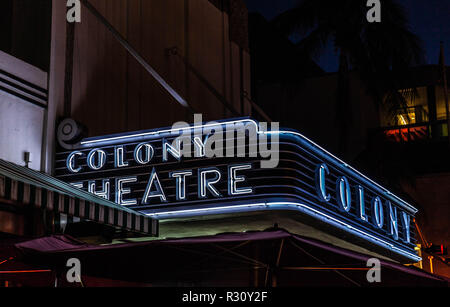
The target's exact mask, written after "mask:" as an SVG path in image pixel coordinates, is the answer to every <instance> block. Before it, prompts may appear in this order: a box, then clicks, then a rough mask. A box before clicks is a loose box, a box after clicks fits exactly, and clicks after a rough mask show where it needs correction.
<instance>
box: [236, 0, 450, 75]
mask: <svg viewBox="0 0 450 307" xmlns="http://www.w3.org/2000/svg"><path fill="white" fill-rule="evenodd" d="M244 1H245V3H246V4H247V7H248V10H249V11H250V12H255V11H256V12H259V13H260V14H262V15H263V16H264V17H265V18H266V19H268V20H270V19H272V18H274V17H275V16H277V15H278V14H280V13H282V12H283V11H285V10H287V9H289V8H291V7H293V6H295V4H296V3H297V1H298V0H244ZM400 3H401V4H402V5H403V6H404V7H405V8H406V9H407V12H408V14H409V18H410V25H411V30H412V31H413V32H414V33H415V34H417V35H418V36H419V37H420V38H421V39H422V41H423V45H424V49H425V52H426V61H427V63H428V64H437V63H438V62H439V43H440V41H443V42H444V50H445V63H446V64H447V65H450V1H449V0H426V1H425V0H401V1H400ZM381 5H383V1H381ZM382 18H383V17H382ZM328 49H329V50H327V51H326V54H324V55H323V56H321V57H320V58H318V59H315V60H316V62H317V63H318V64H319V65H320V66H321V67H322V68H323V69H324V70H325V71H328V72H332V71H336V70H337V67H338V64H337V59H336V56H335V55H334V52H333V50H332V48H328Z"/></svg>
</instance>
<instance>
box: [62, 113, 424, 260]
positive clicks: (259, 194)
mask: <svg viewBox="0 0 450 307" xmlns="http://www.w3.org/2000/svg"><path fill="white" fill-rule="evenodd" d="M242 124H245V127H246V128H247V129H250V130H252V129H253V130H254V132H256V134H258V135H262V136H264V138H259V139H258V142H259V143H258V144H253V145H258V146H259V147H258V146H255V147H253V146H252V144H251V143H250V141H249V140H247V137H246V134H244V136H242V134H239V133H236V134H231V136H232V137H230V134H227V135H228V139H227V140H226V142H224V144H227V146H228V145H229V144H230V142H229V141H230V138H231V139H232V140H235V141H236V142H237V143H238V144H241V145H240V146H244V147H245V148H246V151H245V152H246V155H239V157H235V156H233V157H231V156H228V157H227V156H225V155H224V156H220V155H219V156H215V157H210V156H207V155H206V154H205V144H206V142H207V140H208V138H209V137H210V136H211V129H209V130H208V132H205V131H204V127H206V126H207V124H196V125H193V126H190V127H187V128H186V129H187V130H189V131H191V132H192V135H193V136H194V135H196V137H192V138H191V139H190V140H189V142H190V144H191V145H192V153H193V154H192V155H191V156H188V157H185V156H184V155H183V154H182V145H180V144H181V143H180V142H176V141H174V140H176V138H177V136H179V135H180V134H181V133H182V132H183V131H180V130H173V129H170V128H167V129H160V130H151V131H143V132H137V133H129V134H120V135H110V136H105V137H98V138H90V139H85V140H83V141H82V142H81V144H80V146H78V147H79V148H78V149H77V150H74V151H70V152H61V153H58V154H57V163H56V166H57V170H56V172H57V174H56V175H57V177H59V178H60V179H63V180H65V181H67V182H70V183H71V184H73V185H75V186H77V187H79V188H82V189H85V190H87V191H90V192H92V193H95V194H97V195H98V196H101V197H104V198H107V199H110V200H112V201H115V202H117V203H118V204H121V205H124V206H129V207H130V208H132V209H135V210H138V211H140V212H142V213H145V214H148V215H149V216H153V217H155V218H158V219H170V218H177V217H188V216H195V215H206V214H220V213H235V212H248V211H262V210H289V211H295V212H298V213H301V214H304V215H308V216H309V217H313V218H314V219H316V220H317V221H318V222H320V223H322V224H326V225H331V226H333V227H336V228H338V229H339V230H341V231H343V232H345V233H350V234H351V235H354V236H356V237H358V238H360V239H363V240H364V241H366V242H369V243H370V244H373V245H376V246H377V247H379V248H382V249H384V250H387V251H388V252H389V253H392V254H394V255H396V256H398V257H401V258H402V259H405V258H406V259H409V260H413V261H418V260H419V259H420V258H419V257H418V256H417V254H416V252H415V250H414V247H415V244H414V243H415V235H414V231H413V228H412V227H411V226H412V224H411V223H412V221H413V218H414V215H415V213H416V212H417V210H416V209H415V208H414V207H413V206H411V205H410V204H408V203H407V202H405V201H404V200H402V199H400V198H399V197H397V196H396V195H394V194H392V193H391V192H389V191H388V190H387V189H385V188H383V187H382V186H380V185H379V184H377V183H375V182H374V181H372V180H370V179H369V178H367V177H366V176H364V175H363V174H361V173H360V172H358V171H357V170H355V169H353V168H352V167H351V166H349V165H347V164H346V163H345V162H343V161H341V160H340V159H338V158H337V157H335V156H334V155H332V154H331V153H329V152H327V151H326V150H324V149H323V148H321V147H320V146H318V145H317V144H315V143H313V142H312V141H311V140H309V139H307V138H305V137H304V136H303V135H301V134H300V133H298V132H296V131H287V130H286V131H284V130H283V131H266V130H262V129H260V127H259V125H258V123H257V122H255V121H253V120H250V119H240V120H230V121H224V122H221V123H216V124H215V125H217V126H222V127H223V128H224V130H225V128H227V129H229V127H233V125H235V127H236V131H237V130H238V129H241V128H242ZM238 127H241V128H238ZM184 132H186V131H184ZM250 134H251V133H250ZM199 135H200V137H199ZM275 135H276V136H277V138H276V141H277V146H279V162H278V165H277V167H274V168H264V167H261V165H262V164H261V160H262V159H263V158H262V157H263V156H264V149H265V150H267V148H270V144H271V142H272V140H273V139H274V136H275ZM239 138H241V139H242V138H243V140H240V142H238V141H239V140H238V139H239ZM242 144H243V145H242ZM227 146H224V147H227ZM255 148H259V149H260V152H259V153H258V154H255V152H254V150H255ZM277 148H278V147H277ZM225 149H226V148H225ZM261 149H263V150H261Z"/></svg>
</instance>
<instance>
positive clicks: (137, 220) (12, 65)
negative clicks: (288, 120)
mask: <svg viewBox="0 0 450 307" xmlns="http://www.w3.org/2000/svg"><path fill="white" fill-rule="evenodd" d="M42 2H45V3H46V4H47V6H46V10H47V13H48V15H49V16H47V17H49V19H50V20H47V22H49V23H50V21H51V27H50V26H49V28H51V31H50V32H49V33H47V35H48V36H50V37H51V39H50V41H51V46H50V51H49V54H48V58H47V60H48V62H49V63H48V65H47V66H46V65H41V66H39V68H37V67H35V66H36V65H37V64H36V63H31V64H30V63H26V61H27V59H19V55H17V54H12V53H10V52H0V82H3V83H1V84H0V108H1V110H2V112H1V113H0V123H7V125H5V126H1V127H2V129H0V145H1V147H0V234H2V235H3V234H4V233H7V234H8V236H9V235H10V234H11V235H14V237H13V239H12V240H13V241H14V240H18V239H20V241H21V242H22V241H25V240H28V239H33V238H36V237H39V239H37V240H30V242H29V243H27V242H28V241H27V242H24V243H23V244H22V243H19V244H14V246H15V247H17V248H19V249H22V252H23V253H24V254H25V255H27V253H28V252H30V251H32V253H30V258H29V259H28V260H29V261H30V263H33V262H34V261H37V260H41V259H44V258H45V259H44V260H45V261H44V262H43V264H45V266H44V267H46V266H47V267H48V266H51V265H53V264H55V265H56V263H58V267H57V268H55V270H54V271H58V270H59V272H62V270H63V269H66V267H65V263H63V262H64V261H65V260H67V259H66V258H65V257H66V256H67V257H68V258H73V257H75V258H77V257H80V259H81V260H82V262H83V265H84V268H85V269H86V271H85V272H86V274H93V275H95V274H97V275H96V276H97V277H105V276H106V275H107V278H109V280H110V281H111V280H115V281H118V280H122V281H124V280H128V281H131V282H134V281H137V279H139V281H140V282H144V283H147V285H148V284H154V285H179V284H177V281H178V280H183V278H187V277H186V276H189V279H188V280H186V283H188V285H202V286H214V285H242V286H267V285H269V284H272V285H277V283H276V282H269V280H271V278H269V277H267V276H268V275H269V273H265V272H269V271H270V270H271V269H270V270H269V268H272V267H277V266H279V264H280V263H278V262H279V261H278V262H277V261H274V264H270V265H269V264H267V263H269V262H272V260H271V259H267V263H266V264H267V265H266V266H263V268H262V269H263V270H265V271H264V273H259V270H261V268H259V267H257V266H254V265H253V263H251V266H248V267H245V268H244V269H243V270H244V271H245V273H244V274H236V275H234V276H231V277H232V279H230V280H227V279H224V275H223V274H222V273H220V274H219V272H224V271H229V272H230V274H231V273H232V270H231V269H230V270H228V269H229V268H231V267H232V266H233V265H234V264H235V263H234V262H232V263H229V262H227V261H228V260H227V259H225V258H220V257H218V258H215V257H216V256H218V255H221V254H222V253H228V254H229V256H230V255H231V256H236V253H242V255H246V256H244V257H246V258H252V259H256V260H257V262H258V263H259V264H261V262H264V261H266V260H264V259H263V258H264V257H265V256H267V255H272V252H274V253H275V254H276V255H277V256H278V260H280V255H281V254H283V256H282V257H281V263H282V262H283V260H285V259H287V260H293V262H295V263H296V266H295V267H307V266H310V265H312V264H313V265H318V263H319V262H320V261H319V262H317V261H316V258H315V256H313V257H310V256H309V253H312V254H316V253H317V254H318V255H322V254H323V257H324V259H325V258H326V259H327V260H328V261H324V262H323V263H322V262H320V263H319V264H320V265H323V266H326V265H329V266H330V265H331V266H332V267H333V269H330V275H329V276H328V277H326V278H325V279H324V280H320V278H319V277H321V276H322V275H320V274H316V272H315V271H314V272H310V273H307V274H306V275H304V274H305V273H304V271H299V272H300V273H301V275H295V276H294V277H292V276H291V277H289V278H287V279H286V282H285V283H283V282H282V281H281V280H282V279H281V275H279V276H278V277H279V279H278V284H281V285H283V284H284V285H310V284H309V282H310V280H312V279H310V277H311V278H313V279H314V278H316V279H317V280H316V281H317V285H327V284H333V285H341V284H342V283H347V282H348V279H347V278H346V277H342V276H341V274H340V273H339V274H336V270H335V269H336V266H335V265H344V264H345V265H348V266H351V267H352V268H353V269H355V272H360V271H361V268H366V260H367V259H369V258H373V257H375V258H378V259H380V260H382V261H384V263H385V264H386V270H387V271H389V270H390V269H389V268H391V269H392V270H391V271H390V272H391V273H392V275H389V276H390V277H391V279H389V280H388V279H386V281H387V282H392V283H393V284H395V281H396V280H397V279H396V278H397V277H398V276H400V275H398V274H404V275H401V276H404V277H405V278H404V279H402V280H401V281H399V284H400V285H407V284H408V280H409V279H408V278H409V277H411V276H413V275H414V276H416V277H417V276H419V275H420V276H421V277H420V278H422V277H423V278H425V279H428V278H429V277H430V276H429V275H430V274H425V273H423V272H422V271H420V272H419V270H415V269H412V270H414V272H409V271H408V272H406V271H405V272H403V273H399V272H400V271H402V270H406V266H404V265H403V264H406V265H410V264H416V263H418V262H420V261H421V254H420V249H417V245H416V244H417V239H418V237H417V235H416V231H415V230H416V229H415V224H414V219H415V216H416V215H417V214H418V213H420V212H418V210H417V209H416V208H415V206H414V205H413V204H410V203H408V202H407V201H405V200H404V199H402V198H401V197H399V196H397V195H395V194H394V193H392V192H390V189H389V188H390V187H388V186H387V187H384V186H381V185H380V184H378V183H377V182H376V181H374V180H373V179H371V178H369V177H367V176H366V175H365V174H363V173H362V172H360V171H358V170H357V169H355V168H353V167H352V166H351V165H349V164H347V163H346V161H342V160H341V159H339V158H338V157H336V156H335V155H334V154H333V153H331V152H329V151H327V150H326V149H327V148H328V146H327V144H318V143H315V142H314V140H313V139H309V138H308V137H306V136H305V135H303V134H302V133H303V132H302V131H295V130H292V129H289V127H284V128H283V127H278V126H277V125H276V123H273V122H271V120H270V118H269V116H268V115H267V114H265V113H264V110H262V109H261V108H260V107H259V106H258V105H257V104H255V103H254V102H253V101H252V98H251V76H250V71H251V65H250V55H249V48H248V29H247V27H248V22H247V9H246V8H245V4H244V2H243V1H242V0H192V1H191V0H189V1H179V0H167V1H156V0H155V1H153V0H152V1H147V0H145V1H144V0H142V1H128V0H127V1H125V0H123V1H102V0H90V1H82V3H83V5H82V9H81V16H82V17H81V23H79V24H78V23H76V24H70V23H67V21H66V12H67V7H66V5H65V1H57V0H54V1H50V0H42ZM86 3H88V4H89V3H90V6H87V5H86ZM16 11H18V12H20V10H16ZM161 16H164V18H161ZM111 29H112V30H111ZM118 37H119V38H120V39H118ZM124 42H125V45H124ZM126 47H127V48H126ZM27 49H29V48H27ZM130 50H131V51H130ZM143 63H144V64H145V65H143ZM150 71H153V73H150ZM5 80H6V81H7V82H6V81H5ZM4 84H7V85H8V87H7V89H6V88H5V87H4ZM2 86H3V87H2ZM4 110H8V111H4ZM3 111H4V112H3ZM199 113H201V114H202V117H203V118H202V119H198V118H196V117H195V116H194V115H195V114H199ZM176 122H178V123H180V122H185V123H184V124H183V125H177V126H173V124H174V123H176ZM6 161H8V162H6ZM17 208H19V209H20V210H23V211H24V212H25V213H24V214H22V213H21V212H16V211H17ZM29 208H33V210H29ZM20 210H19V211H20ZM29 211H31V213H30V212H29ZM30 221H34V222H35V223H31V222H30ZM27 225H33V227H28V228H30V229H26V228H27V227H26V226H27ZM31 228H32V229H31ZM48 235H52V236H51V237H48ZM67 235H69V236H72V237H75V238H77V239H78V240H81V241H83V243H80V242H79V241H75V240H74V241H73V240H72V239H69V236H67ZM237 237H238V239H236V238H237ZM288 241H289V242H291V243H292V246H290V247H288V248H287V249H284V247H283V246H284V245H283V244H285V243H283V242H286V246H288V243H287V242H288ZM223 242H231V243H233V244H236V246H234V247H230V246H228V245H227V243H225V244H224V243H223ZM248 242H253V243H254V242H256V243H255V244H254V245H253V243H248ZM261 242H263V243H261ZM16 243H17V242H16ZM231 243H230V244H231ZM259 243H261V244H259ZM291 243H289V244H291ZM166 244H168V245H170V246H171V247H172V244H173V245H178V244H180V246H181V247H182V248H181V249H177V252H173V251H172V249H170V248H169V251H168V250H167V249H166ZM211 244H213V245H214V246H212V245H211ZM221 244H224V245H221ZM299 244H300V245H299ZM303 244H304V245H303ZM218 246H220V247H218ZM293 246H297V247H300V248H301V249H302V250H303V252H302V253H301V255H300V256H298V255H297V254H295V253H292V250H289V248H295V247H293ZM9 247H10V246H8V248H9ZM44 247H52V248H55V249H52V248H48V249H47V250H44ZM56 247H58V248H59V250H58V248H56ZM241 247H245V248H248V249H247V250H245V251H241V250H240V248H241ZM141 248H142V249H141ZM214 248H216V249H215V250H214ZM222 248H223V250H222ZM187 250H190V251H191V252H192V253H191V252H189V253H188V254H186V253H185V252H186V251H187ZM282 250H283V253H282V252H281V251H282ZM305 251H306V252H305ZM201 252H204V254H205V255H208V257H209V255H212V254H214V255H213V256H212V257H211V258H209V259H206V258H205V259H200V258H199V255H200V254H201ZM285 252H286V254H284V253H285ZM0 253H2V246H1V244H0ZM53 253H54V254H53ZM207 253H210V254H207ZM321 253H322V254H321ZM56 254H57V255H59V256H58V257H60V258H58V261H56V260H57V259H56V258H57V257H56ZM36 255H40V256H39V257H38V256H36ZM285 255H286V258H285ZM41 256H42V257H41ZM47 256H49V257H48V258H47ZM277 256H276V257H275V258H277ZM150 257H153V258H152V259H153V260H152V261H149V260H148V259H150ZM208 257H207V258H208ZM346 257H348V258H346ZM124 258H127V259H131V258H132V259H133V260H130V261H126V262H124V261H123V259H124ZM319 258H320V257H319ZM211 259H213V260H211ZM311 259H313V260H311ZM53 260H55V262H54V261H53ZM180 260H186V261H184V262H183V261H180ZM200 260H201V261H200ZM196 261H198V262H204V263H206V264H207V266H206V267H201V269H202V270H203V269H205V270H206V271H208V272H209V273H207V274H206V273H205V274H204V275H202V274H200V273H198V274H197V273H196V271H195V272H194V273H192V272H190V271H189V270H187V269H186V268H185V266H188V265H189V264H191V263H195V262H196ZM340 261H342V262H340ZM393 262H395V264H393ZM117 263H120V264H121V267H120V268H117V270H111V269H110V268H111V265H115V264H117ZM277 263H278V264H277ZM311 263H312V264H311ZM259 264H258V265H259ZM246 265H248V263H247V264H246ZM216 266H220V268H216ZM0 269H1V268H0ZM216 269H217V270H216ZM219 269H220V270H222V271H220V270H219ZM188 271H189V272H190V273H189V272H188ZM249 272H250V273H249ZM255 272H258V273H255ZM261 272H262V271H261ZM418 272H419V273H418ZM158 274H159V275H158ZM309 274H311V275H309ZM137 275H141V276H140V278H137V277H136V276H137ZM425 275H426V276H425ZM249 276H251V277H249ZM305 276H307V277H305ZM318 276H319V277H318ZM336 276H337V277H338V278H336ZM91 277H92V275H91ZM172 277H173V279H170V278H172ZM231 277H230V278H231ZM2 278H3V277H2V276H0V280H2ZM5 278H7V279H6V280H9V281H11V280H12V279H11V278H10V277H5ZM83 278H86V279H83V280H84V282H85V283H86V284H87V285H89V282H88V279H87V278H88V277H87V276H83ZM152 278H157V280H156V281H155V280H153V279H152ZM355 278H360V279H361V281H360V282H361V284H367V281H366V278H365V271H364V272H363V274H360V276H355ZM169 279H170V280H169ZM273 279H276V278H273ZM50 280H51V283H54V282H55V278H53V279H52V278H50ZM191 281H192V283H190V282H191ZM59 282H61V280H59ZM297 282H298V283H297ZM420 282H421V281H420V280H418V281H417V283H416V284H415V285H420ZM439 282H441V281H439ZM99 284H100V285H105V284H107V285H109V284H108V283H107V282H106V281H104V280H103V281H102V282H97V285H99ZM183 285H185V284H183ZM350 285H354V283H353V282H350Z"/></svg>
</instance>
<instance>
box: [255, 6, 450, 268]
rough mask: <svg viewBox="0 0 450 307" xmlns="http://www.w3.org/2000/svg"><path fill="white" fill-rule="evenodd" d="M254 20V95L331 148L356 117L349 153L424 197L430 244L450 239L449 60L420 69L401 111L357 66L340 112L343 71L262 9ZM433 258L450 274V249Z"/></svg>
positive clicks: (410, 194) (423, 223)
mask: <svg viewBox="0 0 450 307" xmlns="http://www.w3.org/2000/svg"><path fill="white" fill-rule="evenodd" d="M249 21H250V26H249V29H250V32H249V37H250V55H251V59H252V69H253V70H252V97H253V100H254V101H255V102H256V103H258V105H260V106H261V107H262V108H263V109H264V110H265V111H266V112H267V113H269V114H271V116H272V119H273V120H274V121H279V122H280V123H281V126H288V127H291V128H295V129H297V130H299V131H301V132H302V133H304V134H305V135H306V136H308V137H310V138H311V139H313V140H315V141H317V142H318V143H319V144H326V148H327V149H328V150H330V151H331V152H338V151H339V144H340V142H341V140H340V134H339V133H338V131H339V122H340V121H341V120H347V121H349V122H350V127H351V128H350V129H349V131H348V133H347V136H346V141H345V143H346V144H345V148H346V152H345V153H341V155H342V157H343V158H345V159H346V160H348V161H350V162H351V164H352V165H354V166H356V167H358V168H359V169H361V170H362V171H363V172H364V173H365V174H367V175H369V176H370V177H371V178H375V179H376V181H377V182H380V183H381V184H384V185H385V186H389V187H392V188H393V190H394V191H395V192H396V193H398V194H399V195H401V196H402V197H403V198H404V199H406V200H408V201H411V202H412V203H414V204H416V205H417V206H418V208H420V210H419V212H421V213H420V214H418V217H417V224H418V225H419V227H420V228H421V229H422V233H423V235H424V237H425V239H426V240H428V243H429V244H431V242H433V243H434V244H435V245H439V246H441V245H443V247H444V246H449V245H450V242H449V238H450V233H449V231H450V229H449V227H448V220H449V218H450V211H449V210H450V206H449V199H450V194H449V193H450V181H449V178H450V159H449V156H450V147H449V145H450V143H449V138H448V118H447V111H446V106H445V105H446V102H445V95H444V86H443V80H444V78H443V74H442V66H441V65H424V66H419V67H414V68H412V69H411V71H410V73H409V74H410V76H411V80H412V81H411V82H410V84H407V85H405V87H404V88H399V89H398V90H399V91H402V92H412V91H413V89H415V90H416V91H417V93H416V96H413V97H412V98H410V99H409V100H408V101H407V106H406V107H405V108H401V109H397V110H388V109H387V108H385V107H383V106H380V105H378V106H377V104H376V103H375V101H374V100H373V98H372V97H370V96H369V95H368V94H367V91H366V90H365V87H364V85H363V83H362V82H361V80H360V79H359V77H358V74H357V72H350V73H349V95H350V100H349V104H350V107H349V110H351V114H349V115H348V117H347V118H346V119H340V118H337V117H336V114H337V112H336V103H335V101H336V94H337V90H338V74H337V73H323V72H321V71H320V70H318V69H317V67H315V66H314V65H312V64H311V60H309V58H308V57H307V56H306V55H304V54H301V53H300V52H299V51H298V50H297V49H296V47H295V46H294V45H293V44H292V43H290V41H289V40H288V39H286V38H284V37H283V36H282V35H281V34H280V33H279V32H277V30H276V29H275V28H274V27H273V26H272V25H271V23H269V22H267V21H266V20H264V18H263V17H262V16H260V15H259V14H256V13H252V14H251V15H250V18H249ZM262 28H263V29H264V31H263V32H261V31H260V29H262ZM262 33H264V34H265V33H268V34H267V35H263V34H262ZM437 43H438V42H437ZM263 46H264V47H265V48H261V47H263ZM278 46H280V48H277V47H278ZM437 59H438V57H436V60H437ZM441 62H442V63H443V61H441ZM446 70H447V72H448V71H450V67H448V66H447V69H446ZM283 72H286V74H283ZM286 75H287V77H286ZM447 83H448V78H447ZM424 245H426V243H425V242H423V241H422V247H424ZM424 250H425V247H424ZM444 253H445V252H444ZM430 257H431V255H430ZM436 258H438V259H437V260H436ZM446 261H447V263H445V262H446ZM433 263H434V271H435V272H438V273H439V274H442V275H446V276H449V274H450V271H449V266H448V255H435V256H434V262H433ZM429 264H430V261H429V259H428V255H426V256H424V261H423V266H424V267H425V268H426V269H427V270H430V266H429Z"/></svg>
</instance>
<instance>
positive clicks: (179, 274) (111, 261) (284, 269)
mask: <svg viewBox="0 0 450 307" xmlns="http://www.w3.org/2000/svg"><path fill="white" fill-rule="evenodd" d="M16 248H17V249H18V250H19V251H20V252H21V254H22V257H23V260H24V261H27V262H29V263H35V264H40V265H42V264H45V265H50V266H52V267H54V268H55V270H64V268H65V264H66V261H67V260H68V259H69V258H73V257H75V258H78V259H80V261H81V264H82V275H83V276H95V277H100V278H107V279H113V280H124V281H132V282H142V283H146V284H151V285H155V286H186V285H187V286H444V287H445V286H448V280H446V279H445V278H443V277H439V276H436V275H432V274H429V273H427V272H424V271H422V270H419V269H417V268H415V267H407V266H404V265H401V264H398V263H394V262H390V261H386V260H381V261H380V262H381V283H369V282H368V281H367V278H366V274H367V270H368V269H369V268H368V267H367V260H368V259H369V258H371V257H370V256H367V255H364V254H360V253H356V252H353V251H349V250H346V249H343V248H339V247H336V246H332V245H329V244H326V243H323V242H320V241H317V240H313V239H309V238H304V237H301V236H298V235H294V234H291V233H288V232H287V231H284V230H279V229H278V230H268V231H261V232H245V233H225V234H219V235H215V236H205V237H194V238H184V239H174V240H157V241H148V242H140V243H125V244H117V245H105V246H94V245H88V244H85V243H83V242H80V241H78V240H75V239H73V238H71V237H68V236H52V237H45V238H40V239H36V240H32V241H28V242H22V243H18V244H16Z"/></svg>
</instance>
